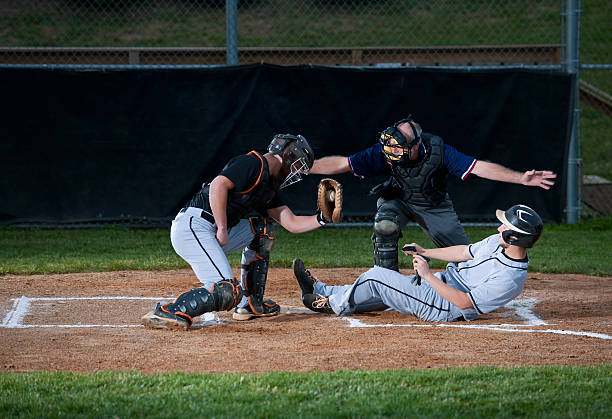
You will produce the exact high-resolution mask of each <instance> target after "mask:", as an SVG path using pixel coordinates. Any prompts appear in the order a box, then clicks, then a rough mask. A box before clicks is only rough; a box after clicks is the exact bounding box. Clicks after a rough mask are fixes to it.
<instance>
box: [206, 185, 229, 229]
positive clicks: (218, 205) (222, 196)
mask: <svg viewBox="0 0 612 419" xmlns="http://www.w3.org/2000/svg"><path fill="white" fill-rule="evenodd" d="M227 195H228V189H227V187H226V186H225V185H223V184H222V182H219V181H216V179H215V180H213V181H212V182H211V184H210V193H209V197H208V201H209V203H210V209H211V210H212V213H213V217H215V224H217V228H227Z"/></svg>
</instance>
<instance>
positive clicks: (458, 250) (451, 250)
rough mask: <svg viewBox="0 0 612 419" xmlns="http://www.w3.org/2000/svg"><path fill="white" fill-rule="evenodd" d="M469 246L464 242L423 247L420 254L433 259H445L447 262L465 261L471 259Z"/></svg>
mask: <svg viewBox="0 0 612 419" xmlns="http://www.w3.org/2000/svg"><path fill="white" fill-rule="evenodd" d="M467 248H468V247H467V245H464V244H462V245H457V246H450V247H442V248H433V249H423V251H422V252H419V254H421V255H423V256H427V257H429V258H432V259H438V260H444V261H446V262H464V261H466V260H469V259H471V258H470V255H469V252H468V251H467Z"/></svg>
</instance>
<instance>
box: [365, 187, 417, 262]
mask: <svg viewBox="0 0 612 419" xmlns="http://www.w3.org/2000/svg"><path fill="white" fill-rule="evenodd" d="M408 219H409V218H408V213H407V212H406V211H405V207H404V206H403V204H402V203H401V202H400V201H399V200H397V199H392V200H389V201H387V200H385V199H383V198H380V199H379V200H378V203H377V210H376V215H375V216H374V232H373V233H372V246H373V247H374V265H375V266H382V267H383V268H387V269H392V270H395V271H399V260H398V246H397V242H398V240H399V238H400V237H401V236H402V228H403V227H404V226H405V225H406V223H407V222H408Z"/></svg>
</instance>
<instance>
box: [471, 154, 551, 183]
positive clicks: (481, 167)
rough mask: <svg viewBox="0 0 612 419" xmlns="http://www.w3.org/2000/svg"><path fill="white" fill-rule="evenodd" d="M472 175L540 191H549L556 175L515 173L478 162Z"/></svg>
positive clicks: (542, 172)
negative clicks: (537, 187)
mask: <svg viewBox="0 0 612 419" xmlns="http://www.w3.org/2000/svg"><path fill="white" fill-rule="evenodd" d="M472 173H473V174H475V175H476V176H479V177H482V178H485V179H490V180H496V181H499V182H507V183H518V184H519V185H525V186H539V187H540V188H542V189H550V187H551V186H552V185H554V184H555V181H554V180H553V179H555V178H556V177H557V174H556V173H553V172H551V171H549V170H528V171H526V172H517V171H515V170H512V169H508V168H507V167H504V166H502V165H499V164H497V163H491V162H488V161H482V160H478V161H477V162H476V164H475V165H474V169H473V170H472Z"/></svg>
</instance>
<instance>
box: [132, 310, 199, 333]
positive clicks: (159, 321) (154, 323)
mask: <svg viewBox="0 0 612 419" xmlns="http://www.w3.org/2000/svg"><path fill="white" fill-rule="evenodd" d="M168 305H169V304H164V305H161V304H160V303H157V305H156V306H155V310H153V311H150V312H149V313H147V314H145V315H144V316H142V318H141V322H142V324H143V325H144V326H145V327H146V328H149V329H170V330H187V329H189V327H191V321H190V320H189V319H187V318H185V317H182V316H180V315H176V314H173V313H171V312H169V311H168V310H166V309H165V307H167V306H168Z"/></svg>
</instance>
